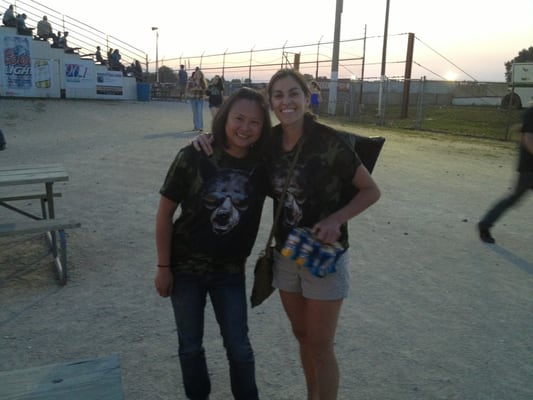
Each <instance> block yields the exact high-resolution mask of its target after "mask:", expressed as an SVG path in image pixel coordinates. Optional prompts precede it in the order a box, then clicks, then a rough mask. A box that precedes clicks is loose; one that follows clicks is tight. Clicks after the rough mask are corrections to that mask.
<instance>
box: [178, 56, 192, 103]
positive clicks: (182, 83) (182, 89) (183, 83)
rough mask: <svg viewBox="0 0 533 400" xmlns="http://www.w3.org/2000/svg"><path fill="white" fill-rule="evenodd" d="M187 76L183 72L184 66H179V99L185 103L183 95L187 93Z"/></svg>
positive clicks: (185, 72) (184, 71)
mask: <svg viewBox="0 0 533 400" xmlns="http://www.w3.org/2000/svg"><path fill="white" fill-rule="evenodd" d="M188 78H189V76H188V74H187V71H186V70H185V65H183V64H181V65H180V69H179V71H178V85H179V98H180V100H181V101H186V99H185V93H186V91H187V80H188Z"/></svg>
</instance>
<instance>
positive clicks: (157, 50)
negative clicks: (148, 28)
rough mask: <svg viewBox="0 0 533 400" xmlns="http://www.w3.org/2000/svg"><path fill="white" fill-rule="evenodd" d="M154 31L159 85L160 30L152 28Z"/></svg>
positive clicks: (156, 72)
mask: <svg viewBox="0 0 533 400" xmlns="http://www.w3.org/2000/svg"><path fill="white" fill-rule="evenodd" d="M152 31H155V81H156V82H157V83H159V28H158V27H157V26H152Z"/></svg>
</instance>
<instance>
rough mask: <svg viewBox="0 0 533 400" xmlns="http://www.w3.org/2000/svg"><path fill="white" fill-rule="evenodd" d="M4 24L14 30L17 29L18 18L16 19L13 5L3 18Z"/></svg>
mask: <svg viewBox="0 0 533 400" xmlns="http://www.w3.org/2000/svg"><path fill="white" fill-rule="evenodd" d="M2 23H3V24H4V25H5V26H11V27H13V28H16V27H17V18H15V11H14V9H13V4H11V5H10V6H9V7H8V8H7V10H6V11H5V12H4V16H3V17H2Z"/></svg>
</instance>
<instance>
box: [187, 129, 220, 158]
mask: <svg viewBox="0 0 533 400" xmlns="http://www.w3.org/2000/svg"><path fill="white" fill-rule="evenodd" d="M214 140H215V138H214V137H213V135H212V134H211V133H200V134H199V135H198V136H196V138H195V139H193V140H192V145H193V146H194V148H195V149H196V150H198V151H203V152H204V153H205V154H206V155H208V156H211V155H212V154H213V147H212V146H211V143H213V141H214Z"/></svg>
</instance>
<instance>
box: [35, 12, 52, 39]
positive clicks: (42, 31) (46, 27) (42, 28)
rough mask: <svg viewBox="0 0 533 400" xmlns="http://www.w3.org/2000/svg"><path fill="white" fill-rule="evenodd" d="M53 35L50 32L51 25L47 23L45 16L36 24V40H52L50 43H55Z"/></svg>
mask: <svg viewBox="0 0 533 400" xmlns="http://www.w3.org/2000/svg"><path fill="white" fill-rule="evenodd" d="M55 36H56V35H55V33H54V31H53V30H52V24H50V22H48V17H47V16H46V15H45V16H44V17H43V19H42V20H40V21H39V22H37V38H38V39H44V40H48V39H52V43H53V42H55V41H57V39H56V38H55Z"/></svg>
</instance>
